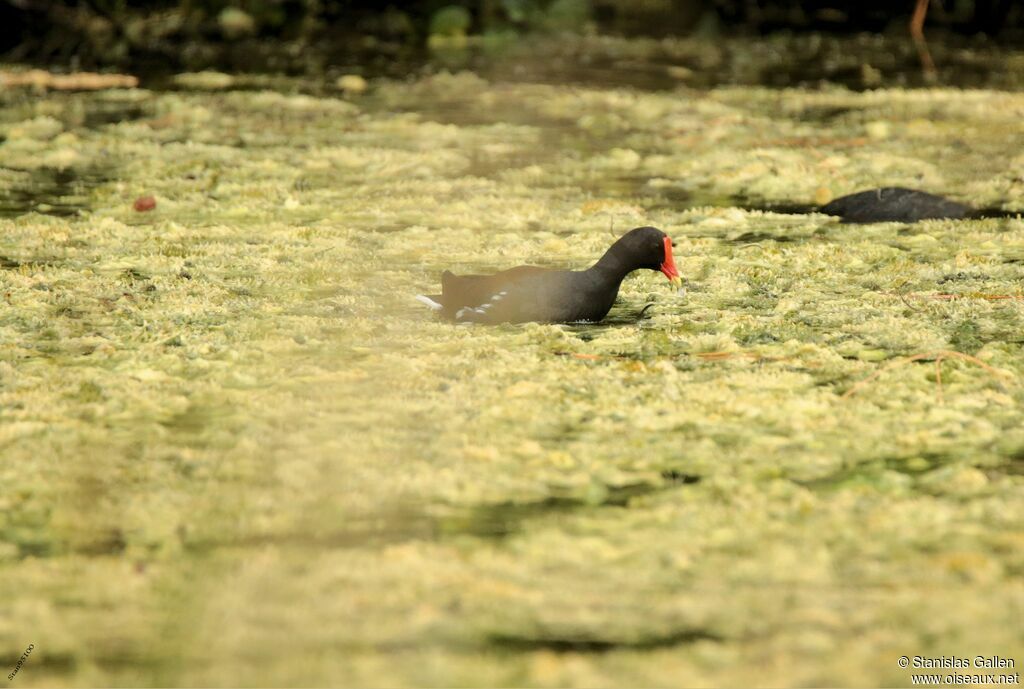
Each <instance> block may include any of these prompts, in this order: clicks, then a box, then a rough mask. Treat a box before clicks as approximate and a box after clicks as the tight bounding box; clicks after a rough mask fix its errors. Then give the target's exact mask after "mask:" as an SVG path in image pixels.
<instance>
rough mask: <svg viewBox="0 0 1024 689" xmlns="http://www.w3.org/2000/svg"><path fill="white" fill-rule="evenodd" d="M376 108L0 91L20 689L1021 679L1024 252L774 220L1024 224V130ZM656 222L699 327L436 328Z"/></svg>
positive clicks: (351, 101) (2, 565)
mask: <svg viewBox="0 0 1024 689" xmlns="http://www.w3.org/2000/svg"><path fill="white" fill-rule="evenodd" d="M342 96H343V94H341V93H340V92H334V93H332V92H331V91H330V90H329V89H315V88H312V89H311V88H308V84H303V83H302V82H300V81H295V82H290V81H288V80H282V79H277V80H270V79H261V78H256V77H252V78H245V77H234V78H231V77H224V76H223V75H219V76H218V75H209V74H208V75H192V76H191V77H188V78H183V79H181V80H179V81H178V82H176V86H175V88H172V89H169V90H164V91H159V92H155V91H147V90H142V89H135V90H109V91H102V92H98V93H70V94H69V93H52V92H51V93H35V92H25V91H19V90H14V89H11V90H8V91H5V92H3V93H0V132H2V134H3V139H2V143H0V182H2V184H0V297H2V300H3V301H2V304H0V485H2V486H3V488H2V490H0V590H2V591H3V595H2V596H0V658H3V659H4V661H5V663H4V667H6V668H7V671H8V672H9V671H11V670H13V669H14V667H15V665H16V664H17V663H18V662H19V659H20V658H22V654H23V653H24V652H25V650H26V648H27V647H28V646H29V645H30V644H32V651H31V654H30V655H29V656H27V659H26V660H25V661H24V663H23V664H22V666H21V667H20V669H19V671H18V674H17V676H16V678H15V679H13V680H11V684H12V685H13V684H15V683H17V684H18V685H20V686H29V687H30V686H89V685H141V686H153V685H160V686H196V685H200V686H223V685H241V686H264V685H283V686H323V685H335V686H394V687H403V686H480V687H487V686H581V687H583V686H587V687H590V686H593V687H599V686H600V687H612V686H627V685H633V686H637V685H642V686H659V687H660V686H722V685H725V686H742V685H753V686H784V687H791V686H807V685H828V686H904V685H909V684H910V681H911V678H910V671H909V670H905V669H902V668H901V667H900V666H899V664H898V659H899V658H900V657H901V656H910V657H914V656H917V655H920V656H925V657H935V656H941V655H945V656H952V655H955V656H960V657H963V656H967V657H974V656H975V655H984V656H986V657H987V656H993V655H998V656H1001V657H1005V658H1014V659H1015V660H1016V663H1017V668H1018V669H1019V666H1020V663H1021V662H1024V654H1022V636H1024V622H1022V620H1024V577H1022V574H1024V500H1022V498H1024V411H1022V404H1024V387H1022V384H1021V383H1022V375H1024V359H1022V343H1024V221H1022V220H1020V219H1017V218H1015V217H1005V218H989V219H982V220H964V221H928V222H922V223H918V224H916V225H901V224H896V223H882V224H874V225H861V226H854V225H843V224H840V223H838V222H837V221H836V220H835V219H834V218H830V217H827V216H824V215H820V214H816V213H802V214H787V213H784V212H781V211H782V210H784V209H785V208H787V207H796V206H802V207H811V206H814V205H818V204H821V203H825V202H827V201H828V200H829V199H831V198H834V197H837V196H840V195H842V194H846V193H850V192H854V191H859V190H862V189H866V188H871V187H879V186H885V185H901V186H912V187H918V188H922V189H926V190H928V191H931V192H935V193H942V194H945V195H947V196H949V197H951V198H954V199H956V200H958V201H962V202H967V203H970V204H972V205H974V206H976V207H979V208H999V209H1002V210H1004V211H1015V210H1024V176H1022V175H1024V95H1021V94H1014V93H1007V92H995V91H963V90H954V89H946V90H943V89H934V90H918V91H901V90H879V91H872V92H864V93H856V92H852V91H848V90H844V89H829V88H824V89H820V90H789V91H771V90H764V89H757V88H720V89H712V90H703V91H701V90H691V89H687V88H683V87H679V88H677V89H673V90H667V91H659V92H641V91H636V90H632V89H629V88H600V87H596V86H585V85H575V86H567V85H562V86H557V85H544V84H536V83H508V82H498V81H493V82H492V81H487V80H485V79H483V78H482V77H480V76H478V75H475V74H473V73H470V72H457V73H454V74H448V73H441V74H436V75H433V76H423V77H420V78H417V79H413V80H410V81H408V82H389V81H371V83H370V89H369V90H368V91H367V92H366V93H364V94H362V95H361V96H360V97H351V98H347V99H346V98H344V97H342ZM150 195H151V196H153V197H154V199H155V202H156V205H155V208H152V209H151V210H141V211H140V210H136V208H135V205H136V201H137V200H138V199H140V198H142V197H145V196H150ZM138 207H139V208H142V209H145V208H146V207H147V204H146V203H143V202H140V203H139V204H138ZM639 225H655V226H657V227H660V228H662V229H664V230H665V231H666V232H668V233H669V234H670V235H671V236H672V237H673V238H674V240H675V242H676V249H675V254H676V261H677V263H678V265H679V267H680V270H681V272H682V273H683V276H684V278H685V280H686V289H685V292H684V293H676V292H674V291H673V290H672V289H670V287H669V286H668V285H667V284H666V282H665V280H664V278H663V277H662V276H661V275H658V274H656V273H649V272H643V273H638V274H635V275H634V276H633V277H630V278H629V279H627V280H626V282H625V283H624V285H623V289H622V291H621V292H620V298H619V302H618V304H617V305H616V307H615V309H614V310H613V312H612V314H611V316H610V317H609V319H607V320H606V321H605V322H604V323H602V324H599V325H582V324H581V325H571V326H561V325H538V324H528V325H522V326H500V327H464V326H453V325H451V324H448V323H444V322H439V321H437V320H436V319H435V318H434V316H433V315H432V314H431V313H430V312H428V311H427V310H426V309H424V308H422V307H421V305H419V304H418V303H417V302H416V301H415V300H414V298H413V297H414V295H415V294H417V293H423V292H427V293H429V292H431V291H436V289H437V286H438V285H439V279H440V273H441V272H442V271H443V270H444V269H447V268H451V269H453V270H454V271H456V272H470V271H473V272H476V271H488V270H495V269H501V268H505V267H509V266H512V265H517V264H520V263H534V264H540V265H558V266H569V267H576V268H581V267H585V266H587V265H589V263H590V262H592V261H593V260H595V259H596V258H597V257H598V256H600V254H601V253H602V252H603V251H604V249H605V248H606V247H607V246H608V245H609V244H611V242H612V241H613V239H614V238H615V237H617V236H619V235H621V234H622V233H624V232H625V231H627V230H628V229H630V228H632V227H635V226H639ZM645 308H646V310H644V309H645ZM641 312H643V314H642V315H641Z"/></svg>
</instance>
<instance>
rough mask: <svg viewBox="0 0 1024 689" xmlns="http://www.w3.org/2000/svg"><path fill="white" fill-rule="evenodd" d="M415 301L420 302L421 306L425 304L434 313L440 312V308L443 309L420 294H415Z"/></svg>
mask: <svg viewBox="0 0 1024 689" xmlns="http://www.w3.org/2000/svg"><path fill="white" fill-rule="evenodd" d="M416 301H418V302H420V303H421V304H426V305H427V306H429V307H430V308H432V309H433V310H434V311H440V310H441V309H442V308H444V307H443V306H441V305H440V304H438V303H437V302H436V301H434V300H433V299H431V298H430V297H427V296H424V295H422V294H417V295H416Z"/></svg>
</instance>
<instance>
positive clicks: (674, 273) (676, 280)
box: [661, 237, 683, 285]
mask: <svg viewBox="0 0 1024 689" xmlns="http://www.w3.org/2000/svg"><path fill="white" fill-rule="evenodd" d="M661 272H663V273H664V274H665V277H667V278H668V281H669V282H671V283H672V284H673V285H680V284H682V282H683V279H682V278H681V277H679V269H678V268H676V261H675V259H674V258H672V240H671V239H670V238H669V237H665V260H664V261H663V262H662V264H661Z"/></svg>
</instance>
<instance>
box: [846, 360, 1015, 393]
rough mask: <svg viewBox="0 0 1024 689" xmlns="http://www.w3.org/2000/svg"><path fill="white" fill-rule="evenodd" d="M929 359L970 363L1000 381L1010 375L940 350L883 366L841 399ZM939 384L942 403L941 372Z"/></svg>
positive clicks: (939, 361) (980, 361) (983, 363)
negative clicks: (902, 369)
mask: <svg viewBox="0 0 1024 689" xmlns="http://www.w3.org/2000/svg"><path fill="white" fill-rule="evenodd" d="M927 359H935V362H936V363H937V364H940V363H941V362H942V360H943V359H959V360H961V361H966V362H968V363H971V364H974V365H975V366H980V367H981V368H982V369H984V370H985V371H986V372H988V373H989V374H991V375H993V376H995V377H996V378H997V379H998V377H999V376H1009V375H1010V374H1008V373H1005V372H1004V371H1000V370H998V369H995V368H992V367H991V366H989V365H988V364H986V363H985V362H984V361H982V360H981V359H979V358H978V357H976V356H971V355H970V354H964V353H963V352H954V351H952V350H949V349H939V350H937V351H934V352H923V353H921V354H914V355H913V356H908V357H905V358H903V359H898V360H896V361H894V362H892V363H890V364H888V365H886V366H883V367H882V368H880V369H879V370H877V371H875V372H874V373H872V374H871V375H870V376H868V377H867V378H865V379H863V380H861V381H859V382H858V383H856V384H854V386H853V387H851V388H850V389H849V390H847V391H846V392H844V393H843V394H842V395H841V396H840V398H839V399H844V400H845V399H849V398H850V397H853V396H854V395H855V394H857V393H858V392H859V391H860V390H861V389H862V388H864V387H865V386H867V385H869V384H870V383H872V382H873V381H875V380H877V379H878V378H880V377H881V376H882V374H883V373H886V372H888V371H891V370H893V369H896V368H899V367H901V366H906V365H907V364H910V363H913V362H915V361H922V360H927ZM1011 377H1012V376H1011ZM937 382H938V384H939V399H940V401H941V399H942V376H941V372H940V373H939V377H938V379H937Z"/></svg>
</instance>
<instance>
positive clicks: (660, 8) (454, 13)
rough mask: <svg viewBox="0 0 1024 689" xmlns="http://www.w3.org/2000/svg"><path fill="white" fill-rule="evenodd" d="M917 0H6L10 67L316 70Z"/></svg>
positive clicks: (981, 5)
mask: <svg viewBox="0 0 1024 689" xmlns="http://www.w3.org/2000/svg"><path fill="white" fill-rule="evenodd" d="M913 4H914V3H913V2H912V0H905V1H900V2H895V3H893V2H888V1H886V0H864V1H859V0H781V1H774V2H772V1H768V0H638V1H635V2H634V1H628V0H462V1H461V2H460V1H458V0H420V1H419V2H394V3H389V4H385V3H381V2H377V1H376V0H231V1H229V0H153V1H144V0H79V1H77V2H58V1H56V0H0V57H2V58H3V59H4V60H6V61H30V62H36V63H39V64H46V65H50V66H66V67H70V68H114V69H116V68H124V67H126V66H127V65H129V64H130V65H131V67H132V69H133V70H134V71H135V72H145V71H147V70H148V71H163V70H180V69H203V68H210V67H214V68H219V69H226V70H230V69H247V70H250V71H251V70H253V69H259V70H269V71H289V72H310V71H316V70H318V69H319V68H321V67H322V66H323V65H324V64H333V63H336V62H337V61H338V60H339V59H350V60H351V59H357V58H358V57H359V56H360V55H365V54H372V55H376V56H383V57H384V58H385V59H403V58H404V59H405V60H408V59H411V58H414V57H415V56H417V55H419V54H421V53H422V52H423V51H424V50H425V48H426V47H427V46H428V45H430V43H431V39H432V37H443V38H449V39H456V40H457V39H459V38H460V37H463V36H467V35H469V36H491V37H495V36H501V37H503V38H504V39H508V38H513V39H514V38H515V37H518V36H523V35H527V34H535V33H552V32H562V31H570V32H576V33H586V32H593V31H597V32H602V33H611V34H618V35H634V36H635V35H646V36H655V37H659V36H686V35H694V34H698V35H702V36H706V37H709V38H714V37H717V36H725V35H740V36H755V35H759V34H765V33H769V32H775V31H789V32H805V31H815V32H829V33H838V34H854V33H864V32H886V31H888V32H893V33H896V32H899V33H902V34H905V33H906V26H907V22H908V20H909V17H910V13H911V11H912V10H913ZM927 28H928V30H929V31H935V30H937V31H942V32H946V33H949V34H955V33H959V34H963V35H965V36H971V37H975V38H978V39H979V40H983V41H993V40H997V41H999V42H1002V43H1018V44H1019V43H1022V42H1024V7H1022V3H1019V2H1016V1H1015V0H973V1H967V2H964V1H962V0H958V1H956V2H954V1H953V0H946V1H945V2H941V1H939V0H934V1H933V2H932V3H931V5H930V7H929V11H928V16H927Z"/></svg>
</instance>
